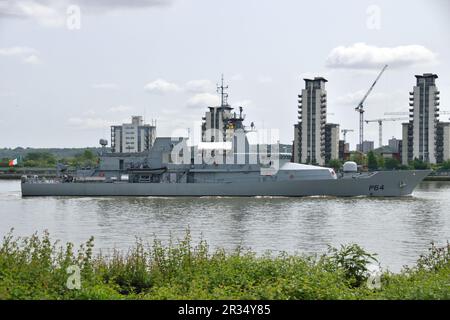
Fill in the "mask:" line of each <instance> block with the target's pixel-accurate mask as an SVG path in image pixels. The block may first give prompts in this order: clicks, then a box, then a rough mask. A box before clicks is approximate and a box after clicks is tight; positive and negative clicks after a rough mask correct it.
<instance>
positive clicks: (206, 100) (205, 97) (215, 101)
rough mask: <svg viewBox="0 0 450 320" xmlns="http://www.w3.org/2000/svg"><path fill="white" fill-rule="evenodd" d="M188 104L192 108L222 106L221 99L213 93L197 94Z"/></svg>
mask: <svg viewBox="0 0 450 320" xmlns="http://www.w3.org/2000/svg"><path fill="white" fill-rule="evenodd" d="M186 104H187V106H188V107H190V108H205V107H214V106H218V105H219V104H220V98H219V96H217V95H215V94H211V93H197V94H196V95H194V96H192V97H191V98H189V100H188V101H187V103H186Z"/></svg>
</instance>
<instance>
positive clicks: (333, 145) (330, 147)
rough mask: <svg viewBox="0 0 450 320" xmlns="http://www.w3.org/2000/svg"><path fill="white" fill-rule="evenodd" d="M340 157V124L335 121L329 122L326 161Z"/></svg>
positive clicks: (326, 133)
mask: <svg viewBox="0 0 450 320" xmlns="http://www.w3.org/2000/svg"><path fill="white" fill-rule="evenodd" d="M342 154H343V150H342ZM340 158H341V157H340V154H339V125H338V124H335V123H327V124H325V163H328V162H329V161H330V160H334V159H340Z"/></svg>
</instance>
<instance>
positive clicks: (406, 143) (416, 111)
mask: <svg viewBox="0 0 450 320" xmlns="http://www.w3.org/2000/svg"><path fill="white" fill-rule="evenodd" d="M437 77H438V76H437V75H436V74H432V73H424V74H423V75H416V85H415V86H414V87H413V91H411V92H410V93H409V94H410V97H409V100H410V103H409V106H410V108H409V111H410V120H409V123H403V125H402V126H403V127H402V132H403V150H402V163H403V164H408V162H409V161H411V160H413V159H415V158H417V159H419V160H422V161H424V162H427V163H437V162H438V161H437V160H438V159H439V160H441V159H443V158H444V157H443V155H440V154H439V153H440V152H442V151H441V150H437V149H436V146H437V143H438V141H439V139H438V137H437V129H438V123H439V121H438V117H439V108H438V106H439V91H438V89H437V87H436V83H435V80H436V79H437Z"/></svg>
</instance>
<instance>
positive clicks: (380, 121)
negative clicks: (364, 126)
mask: <svg viewBox="0 0 450 320" xmlns="http://www.w3.org/2000/svg"><path fill="white" fill-rule="evenodd" d="M408 119H409V118H382V119H373V120H365V121H366V123H369V122H378V147H380V148H381V147H382V146H383V122H384V121H399V120H408Z"/></svg>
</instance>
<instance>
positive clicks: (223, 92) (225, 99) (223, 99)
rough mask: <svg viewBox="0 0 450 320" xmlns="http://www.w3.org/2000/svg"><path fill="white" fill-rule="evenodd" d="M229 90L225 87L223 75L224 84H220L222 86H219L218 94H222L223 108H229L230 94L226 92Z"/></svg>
mask: <svg viewBox="0 0 450 320" xmlns="http://www.w3.org/2000/svg"><path fill="white" fill-rule="evenodd" d="M227 89H228V86H224V85H223V73H222V82H221V84H220V86H219V85H218V84H217V93H219V94H220V101H221V103H220V105H221V106H222V107H223V106H227V105H228V101H227V99H228V93H227V92H226V91H225V90H227Z"/></svg>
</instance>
